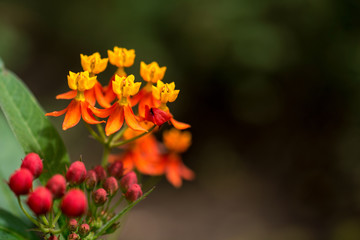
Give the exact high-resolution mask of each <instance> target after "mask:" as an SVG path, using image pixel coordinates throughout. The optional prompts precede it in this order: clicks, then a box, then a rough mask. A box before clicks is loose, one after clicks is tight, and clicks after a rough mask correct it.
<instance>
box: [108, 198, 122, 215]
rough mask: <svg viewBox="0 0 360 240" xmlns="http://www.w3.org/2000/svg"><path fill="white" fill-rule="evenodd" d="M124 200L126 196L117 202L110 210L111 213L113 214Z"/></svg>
mask: <svg viewBox="0 0 360 240" xmlns="http://www.w3.org/2000/svg"><path fill="white" fill-rule="evenodd" d="M123 200H124V196H121V197H120V199H119V200H118V201H117V203H116V204H115V205H114V206H113V207H112V208H111V209H110V211H109V212H113V211H114V210H115V209H116V208H117V207H118V206H119V205H120V203H121V202H122V201H123Z"/></svg>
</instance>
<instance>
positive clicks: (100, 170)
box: [94, 165, 106, 182]
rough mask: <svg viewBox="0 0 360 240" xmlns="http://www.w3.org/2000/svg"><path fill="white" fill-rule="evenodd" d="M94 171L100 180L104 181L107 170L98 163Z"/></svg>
mask: <svg viewBox="0 0 360 240" xmlns="http://www.w3.org/2000/svg"><path fill="white" fill-rule="evenodd" d="M94 171H95V173H96V177H97V180H98V181H99V182H102V181H103V180H105V178H106V171H105V169H104V168H103V167H102V166H100V165H98V166H96V167H94Z"/></svg>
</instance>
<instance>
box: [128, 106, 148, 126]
mask: <svg viewBox="0 0 360 240" xmlns="http://www.w3.org/2000/svg"><path fill="white" fill-rule="evenodd" d="M124 114H125V121H126V124H127V125H128V126H129V127H130V128H131V129H133V130H135V131H144V132H147V130H146V129H145V128H143V127H141V126H140V124H139V122H138V121H137V120H136V117H135V115H134V112H133V110H132V109H131V107H130V106H124Z"/></svg>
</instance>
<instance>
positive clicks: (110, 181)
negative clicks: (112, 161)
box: [103, 177, 119, 196]
mask: <svg viewBox="0 0 360 240" xmlns="http://www.w3.org/2000/svg"><path fill="white" fill-rule="evenodd" d="M103 187H104V189H105V190H106V191H107V192H108V193H109V195H110V196H112V195H114V193H116V191H117V190H118V189H119V185H118V182H117V180H116V178H114V177H108V178H107V179H106V180H105V182H104V183H103Z"/></svg>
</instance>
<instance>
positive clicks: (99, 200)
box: [93, 188, 107, 206]
mask: <svg viewBox="0 0 360 240" xmlns="http://www.w3.org/2000/svg"><path fill="white" fill-rule="evenodd" d="M93 200H94V202H95V204H96V205H98V206H101V205H103V204H104V203H105V202H106V200H107V193H106V191H105V189H103V188H99V189H98V190H96V191H95V192H94V193H93Z"/></svg>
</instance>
